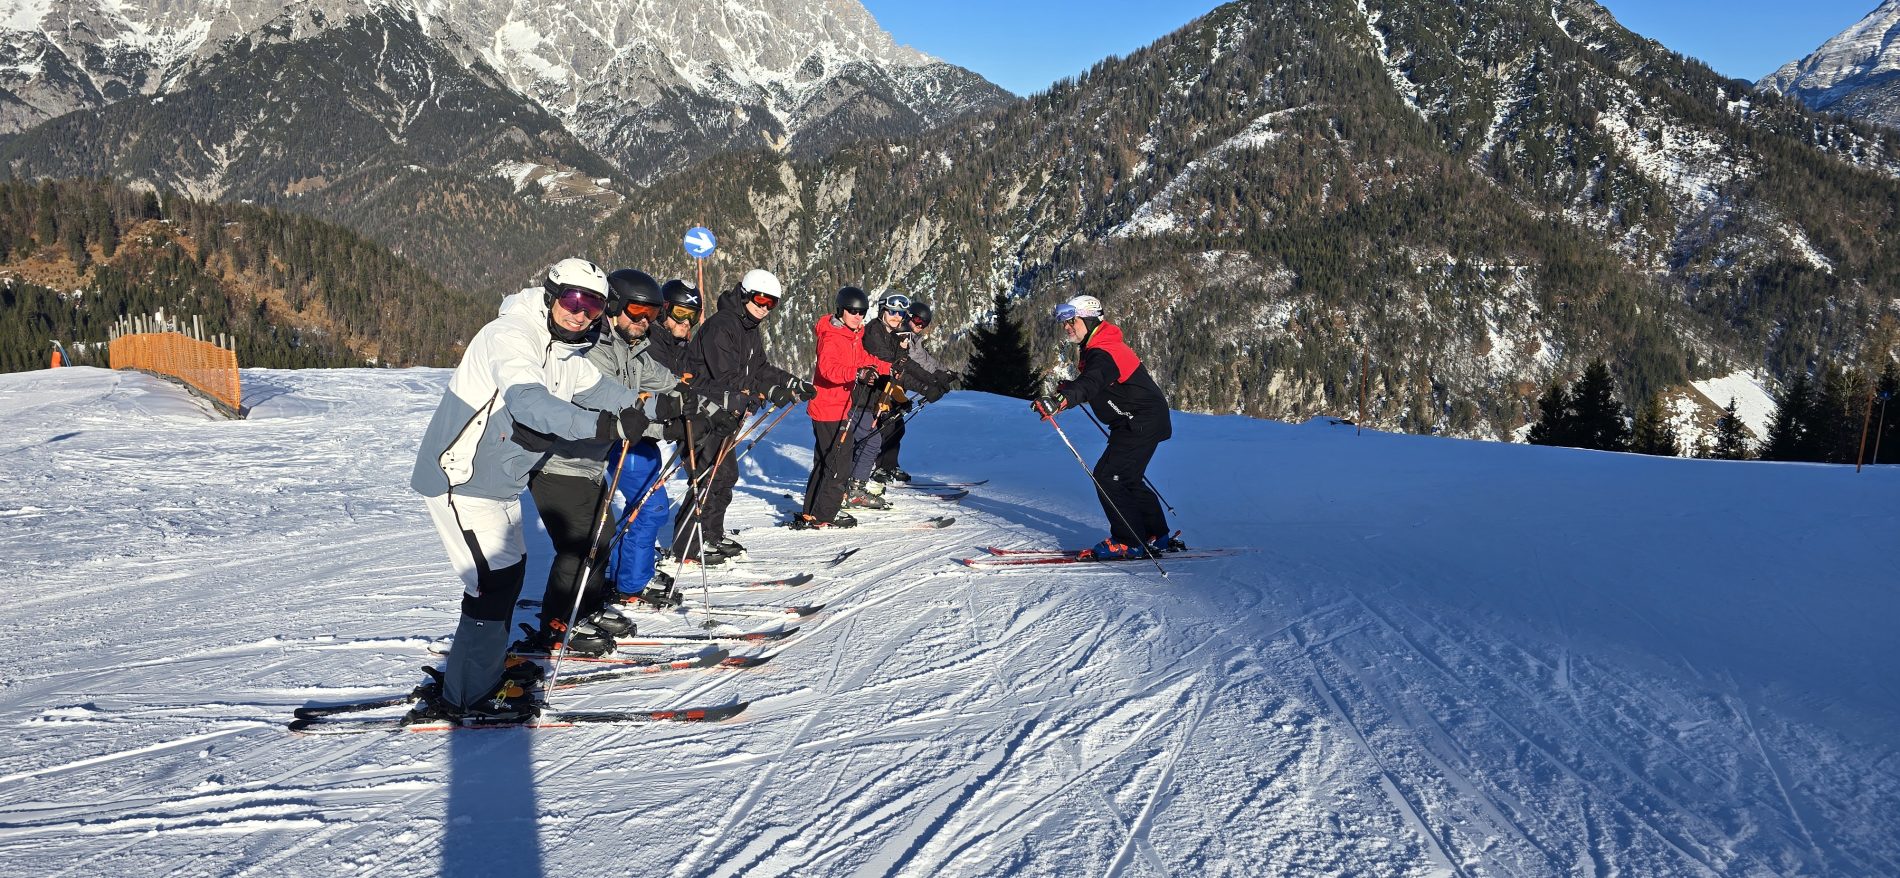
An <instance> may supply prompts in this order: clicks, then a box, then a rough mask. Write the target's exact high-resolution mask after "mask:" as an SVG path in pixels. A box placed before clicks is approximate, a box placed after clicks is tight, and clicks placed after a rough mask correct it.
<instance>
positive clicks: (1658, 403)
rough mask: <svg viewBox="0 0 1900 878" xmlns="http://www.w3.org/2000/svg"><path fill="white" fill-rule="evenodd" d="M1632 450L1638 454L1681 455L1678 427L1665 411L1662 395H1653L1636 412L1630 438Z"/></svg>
mask: <svg viewBox="0 0 1900 878" xmlns="http://www.w3.org/2000/svg"><path fill="white" fill-rule="evenodd" d="M1630 450H1631V451H1634V452H1636V453H1637V454H1653V455H1656V456H1658V457H1680V456H1681V455H1682V446H1681V444H1680V443H1678V442H1677V441H1676V428H1675V427H1672V426H1670V424H1669V417H1668V415H1667V414H1666V413H1664V411H1663V404H1662V397H1661V396H1652V397H1650V398H1649V402H1647V403H1644V404H1643V407H1642V409H1641V410H1639V411H1637V413H1636V428H1635V432H1634V434H1633V435H1632V437H1631V439H1630Z"/></svg>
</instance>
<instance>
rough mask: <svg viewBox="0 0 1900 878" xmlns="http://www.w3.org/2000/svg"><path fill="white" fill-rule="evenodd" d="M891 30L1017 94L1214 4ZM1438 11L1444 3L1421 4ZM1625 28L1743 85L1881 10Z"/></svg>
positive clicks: (926, 0)
mask: <svg viewBox="0 0 1900 878" xmlns="http://www.w3.org/2000/svg"><path fill="white" fill-rule="evenodd" d="M862 2H863V3H864V5H865V7H866V8H867V9H870V10H871V14H872V15H875V16H877V20H878V22H879V23H881V24H883V25H884V28H885V29H886V30H888V31H890V32H891V33H892V34H894V35H896V37H897V41H898V42H900V43H908V44H910V45H912V46H915V47H917V48H918V49H921V50H923V51H925V52H928V53H930V54H932V55H935V56H937V57H939V58H943V59H944V60H947V61H950V62H952V63H955V64H960V65H962V66H964V67H968V68H970V69H971V70H975V71H976V72H978V73H981V74H983V75H984V76H985V77H988V78H989V79H990V81H992V82H995V83H996V84H997V85H1000V86H1002V87H1004V88H1006V89H1009V90H1010V91H1013V92H1015V93H1017V94H1030V93H1032V92H1037V91H1041V90H1042V89H1044V88H1047V87H1048V86H1049V84H1050V83H1052V82H1055V81H1056V80H1057V79H1060V78H1062V77H1064V76H1072V75H1075V74H1077V73H1081V72H1082V71H1084V70H1087V69H1088V67H1089V65H1090V64H1093V63H1095V62H1096V61H1099V60H1101V59H1102V58H1104V57H1107V56H1109V55H1126V54H1128V53H1129V52H1132V51H1134V50H1136V49H1139V48H1141V47H1142V46H1145V45H1147V44H1149V43H1151V42H1154V41H1155V40H1156V39H1158V38H1159V37H1161V36H1162V35H1163V34H1166V33H1168V32H1169V31H1172V30H1174V29H1175V28H1178V27H1180V26H1181V25H1184V24H1186V23H1188V22H1189V21H1192V20H1194V19H1195V18H1196V17H1198V16H1200V15H1201V14H1203V13H1205V12H1207V11H1208V10H1210V9H1213V8H1214V7H1215V6H1217V5H1219V4H1218V3H1216V2H1213V0H1013V2H1012V0H958V2H940V0H862ZM1424 2H1437V0H1424ZM1602 2H1604V5H1605V6H1608V7H1609V9H1610V11H1611V12H1612V13H1614V14H1615V15H1616V17H1617V20H1618V21H1621V22H1623V25H1624V26H1625V27H1628V28H1629V29H1631V30H1633V31H1635V32H1637V33H1639V34H1642V35H1643V36H1646V37H1649V38H1651V39H1654V40H1656V41H1657V42H1660V43H1662V44H1663V45H1665V46H1668V47H1669V48H1671V49H1674V50H1676V51H1678V52H1681V53H1683V54H1685V55H1691V56H1694V57H1696V58H1700V59H1702V60H1703V61H1705V62H1708V64H1709V66H1710V67H1713V68H1715V69H1716V71H1717V72H1720V73H1722V74H1724V75H1727V76H1733V77H1736V78H1739V79H1747V80H1751V81H1752V80H1755V79H1759V78H1761V77H1763V76H1765V75H1767V74H1768V73H1770V72H1772V71H1773V70H1774V69H1775V68H1777V67H1780V66H1781V65H1782V64H1785V63H1787V62H1789V61H1792V60H1794V59H1796V58H1800V57H1801V56H1803V55H1806V54H1808V53H1809V52H1812V51H1814V49H1815V48H1816V47H1818V46H1820V45H1821V43H1822V42H1823V41H1825V40H1826V39H1827V38H1828V37H1831V36H1833V35H1835V34H1837V33H1840V32H1841V31H1842V30H1844V29H1845V28H1846V27H1847V26H1848V25H1850V24H1853V23H1854V22H1856V21H1859V20H1860V19H1861V17H1862V16H1865V15H1866V14H1867V13H1868V12H1871V11H1872V10H1873V8H1874V7H1875V6H1877V5H1879V0H1602Z"/></svg>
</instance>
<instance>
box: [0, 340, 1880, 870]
mask: <svg viewBox="0 0 1900 878" xmlns="http://www.w3.org/2000/svg"><path fill="white" fill-rule="evenodd" d="M446 379H447V373H446V372H444V371H435V370H412V371H393V370H341V371H308V372H279V371H262V370H253V371H248V372H247V373H246V374H245V386H246V392H247V396H248V398H249V400H250V402H251V403H252V405H253V406H254V407H255V412H254V414H253V416H252V418H251V419H250V420H248V421H241V422H231V421H220V420H214V419H211V418H209V417H207V416H206V415H205V414H203V412H202V411H201V410H200V409H199V407H198V406H197V404H195V403H194V402H192V401H191V400H190V399H189V398H188V397H186V396H184V395H183V394H182V393H180V392H179V391H177V390H176V389H174V388H172V387H171V386H169V385H166V384H164V383H162V382H159V381H157V380H154V379H150V378H147V377H144V376H140V375H136V374H115V373H110V372H105V371H101V370H96V369H85V368H69V369H63V370H58V371H54V372H35V373H24V374H13V375H0V486H4V487H0V588H3V589H4V594H5V595H6V597H7V600H6V601H5V602H4V605H3V606H0V632H3V633H4V636H5V639H6V642H7V643H8V644H9V645H10V648H9V649H7V650H6V652H5V654H4V657H3V658H0V736H4V739H5V740H6V741H7V742H8V743H7V746H5V747H4V748H0V873H4V874H6V875H33V876H36V878H53V876H62V875H189V876H199V875H204V876H211V875H218V876H223V875H272V876H276V875H296V876H300V875H311V876H318V875H321V876H334V875H356V874H365V875H367V874H378V875H382V874H399V875H428V874H443V875H458V876H459V875H483V874H492V875H560V876H564V878H566V876H617V875H637V876H678V878H689V876H793V875H796V876H879V875H915V876H925V875H932V876H978V875H1005V874H1008V875H1030V876H1071V875H1107V876H1158V875H1177V876H1199V875H1227V876H1261V875H1378V876H1445V875H1449V876H1496V875H1511V876H1536V875H1587V876H1665V875H1667V876H1675V875H1691V876H1694V875H1724V876H1727V875H1734V876H1771V875H1787V876H1794V875H1839V876H1879V875H1887V876H1893V875H1900V754H1896V741H1900V685H1896V680H1897V679H1900V678H1897V677H1896V673H1895V670H1894V669H1895V667H1896V659H1897V658H1900V655H1896V653H1900V649H1897V647H1900V638H1897V637H1896V634H1895V623H1896V618H1897V617H1900V614H1896V610H1897V609H1900V588H1897V587H1896V586H1897V585H1900V583H1897V582H1896V577H1895V576H1894V573H1893V571H1894V564H1895V561H1896V558H1897V555H1900V553H1897V552H1896V549H1895V545H1896V542H1900V541H1897V540H1896V539H1895V537H1896V534H1900V469H1896V468H1892V467H1886V468H1876V469H1870V470H1869V471H1868V472H1866V473H1863V474H1860V475H1858V476H1857V475H1855V474H1854V472H1853V470H1852V469H1851V468H1840V467H1824V466H1806V465H1771V464H1734V463H1721V462H1709V461H1691V460H1663V459H1655V458H1643V457H1635V456H1628V455H1613V454H1599V453H1591V452H1580V451H1571V450H1565V449H1546V448H1533V447H1528V446H1512V445H1500V444H1491V443H1478V442H1464V441H1454V440H1442V439H1428V438H1418V437H1407V436H1395V435H1385V434H1378V433H1371V432H1368V433H1366V434H1364V435H1360V436H1356V435H1354V432H1353V430H1352V428H1350V427H1340V426H1328V425H1326V424H1325V423H1324V422H1316V423H1312V424H1307V425H1297V426H1295V425H1285V424H1278V423H1271V422H1262V421H1254V420H1248V419H1244V418H1239V417H1210V416H1193V415H1178V416H1177V418H1176V421H1175V425H1176V438H1175V439H1174V440H1173V441H1171V442H1169V443H1167V444H1166V445H1164V446H1163V447H1162V451H1161V453H1160V455H1159V456H1158V458H1157V463H1156V466H1155V468H1154V472H1153V475H1154V476H1155V481H1156V482H1157V484H1159V486H1160V487H1161V489H1162V490H1163V491H1164V492H1165V493H1166V496H1167V498H1168V499H1169V500H1170V501H1172V502H1173V503H1174V504H1175V506H1176V507H1177V509H1178V510H1179V524H1180V526H1181V527H1183V528H1184V529H1185V531H1186V533H1185V539H1186V540H1187V541H1188V542H1189V543H1190V544H1192V545H1195V546H1210V547H1212V546H1226V547H1246V548H1248V549H1249V551H1247V552H1245V553H1242V554H1240V555H1237V556H1233V557H1227V558H1217V559H1210V560H1204V561H1197V562H1185V563H1180V564H1176V565H1172V569H1171V576H1170V577H1169V578H1168V579H1166V580H1163V579H1161V578H1160V577H1158V576H1157V575H1156V574H1155V572H1154V571H1153V569H1152V568H1148V567H1144V566H1143V565H1139V564H1124V565H1102V566H1082V565H1071V566H1064V567H1054V568H1027V569H1019V570H1013V571H979V570H971V569H967V568H964V567H962V566H959V565H956V564H954V563H953V562H952V559H954V558H958V557H967V556H970V555H972V554H974V552H975V548H974V547H976V546H979V545H985V544H995V545H1002V546H1011V547H1034V546H1054V545H1064V546H1074V545H1079V544H1083V543H1085V542H1089V541H1093V540H1095V539H1099V538H1100V536H1101V533H1102V531H1103V526H1102V524H1101V523H1100V522H1099V521H1098V520H1097V518H1098V516H1099V511H1098V510H1097V509H1096V507H1095V503H1094V500H1093V498H1092V490H1091V489H1090V487H1089V486H1088V483H1087V481H1086V480H1085V479H1084V478H1083V476H1082V473H1081V470H1080V468H1079V467H1078V466H1077V465H1076V463H1075V461H1074V459H1073V458H1072V457H1070V456H1069V453H1068V451H1067V450H1066V449H1064V448H1063V447H1062V445H1061V444H1060V443H1059V442H1058V441H1057V440H1056V438H1055V436H1054V435H1053V433H1052V432H1051V431H1050V430H1049V428H1048V427H1047V426H1044V425H1042V424H1040V423H1038V422H1037V421H1036V420H1035V419H1034V418H1033V417H1032V416H1031V415H1029V413H1028V412H1027V410H1026V406H1025V405H1024V404H1023V403H1020V402H1016V401H1012V400H1002V399H999V398H995V397H988V396H983V395H978V394H969V393H959V394H953V395H952V396H950V397H949V398H947V399H946V400H944V401H943V402H942V403H940V404H938V405H937V406H934V407H932V408H931V409H927V410H926V411H924V412H923V414H921V415H920V416H919V417H918V419H917V420H916V421H915V422H914V426H913V430H912V434H911V438H910V441H909V443H908V445H907V448H906V457H905V461H906V464H907V465H909V466H910V468H911V469H912V470H913V471H915V472H917V473H918V474H919V476H920V477H926V476H928V477H935V478H941V479H946V480H977V479H985V478H987V479H990V482H989V483H988V484H986V485H983V486H980V487H978V488H976V489H975V490H974V492H973V493H972V494H971V496H970V497H968V498H967V499H965V500H963V501H962V502H961V503H960V504H957V505H951V504H945V503H941V502H939V501H936V500H931V499H927V498H924V497H921V496H917V492H914V491H901V492H894V494H896V495H897V497H898V500H899V501H900V502H901V504H902V505H901V507H900V508H899V509H898V510H895V511H893V512H891V513H889V514H887V515H885V516H883V517H878V518H872V517H871V516H869V515H867V516H866V518H867V520H868V522H869V523H868V524H867V526H865V527H863V528H860V529H858V530H855V531H845V532H821V533H793V532H790V531H785V530H782V529H773V528H768V527H765V525H768V524H770V523H772V522H774V521H777V520H779V519H780V518H782V516H783V515H784V513H785V511H786V509H787V508H788V507H789V505H790V504H789V502H788V501H786V500H785V499H784V497H783V494H784V493H785V492H786V491H794V492H796V491H799V490H802V486H803V481H804V469H805V466H806V464H807V462H808V460H809V448H808V443H809V440H810V436H811V434H810V430H809V429H808V427H807V424H808V421H806V420H805V419H804V417H803V415H802V413H794V414H793V415H792V416H791V418H789V419H788V420H787V421H786V423H785V425H784V426H783V427H781V428H780V429H779V430H778V431H777V432H775V433H774V434H773V435H772V436H771V437H770V438H769V439H768V440H767V441H766V442H765V443H764V444H762V445H761V446H760V449H759V451H758V452H757V453H755V455H754V456H753V457H752V458H751V459H750V460H749V461H748V462H747V465H746V467H745V478H744V480H743V481H742V483H741V487H740V492H739V498H738V501H737V502H736V503H735V505H734V512H733V516H732V521H733V523H734V524H735V525H738V526H741V527H743V528H744V531H743V532H742V533H740V534H739V537H738V538H739V539H740V540H741V541H742V542H744V543H746V544H747V545H748V546H749V547H751V549H752V555H753V557H754V558H757V559H760V560H759V561H758V562H757V563H752V564H748V565H745V568H744V573H745V575H748V576H758V577H761V578H763V577H765V576H767V575H770V576H779V575H785V574H789V573H794V572H798V571H800V570H803V569H808V568H812V565H811V564H810V563H809V562H806V561H800V560H797V559H801V558H803V559H810V558H815V557H821V556H826V555H829V554H832V553H834V552H835V551H836V550H838V549H840V548H844V547H858V548H860V549H861V551H860V552H858V553H857V554H856V555H855V556H853V557H852V558H851V559H849V560H847V561H846V562H844V563H843V564H841V565H839V566H838V567H836V568H834V569H816V568H813V569H814V570H815V572H817V573H818V574H819V575H818V578H817V580H816V581H815V582H813V583H812V584H810V585H807V586H804V587H803V588H800V589H798V590H796V591H795V592H786V593H784V594H780V595H776V596H773V595H766V596H759V595H747V596H746V597H745V598H744V599H746V600H754V601H756V600H761V599H767V598H777V599H785V600H788V601H789V600H792V599H797V600H801V601H803V600H820V601H824V602H827V603H829V604H830V608H829V609H827V610H826V611H825V612H823V613H821V614H819V615H817V616H814V617H812V618H810V619H808V620H805V621H804V622H803V627H802V629H801V630H800V632H799V633H798V634H797V635H796V636H794V637H793V638H791V639H790V640H789V641H787V642H785V643H783V644H779V645H778V646H780V647H782V652H780V654H779V655H778V656H777V658H776V659H775V660H774V661H773V662H772V663H771V664H769V665H766V666H764V667H761V668H758V669H754V670H745V671H732V670H701V671H688V672H680V673H676V674H671V675H658V676H653V677H648V678H643V679H632V680H627V681H624V682H612V683H600V684H595V685H593V686H590V687H586V688H582V689H575V690H572V691H569V692H563V693H558V694H557V702H558V703H560V704H561V705H562V706H567V707H575V708H588V707H595V708H605V707H634V706H653V707H673V706H686V705H699V704H717V703H728V702H731V701H733V700H735V699H749V700H751V701H752V707H751V709H750V710H748V711H747V712H746V713H745V714H744V715H742V716H741V717H739V718H738V719H736V720H734V721H731V722H727V723H722V724H717V725H648V726H637V727H636V726H617V727H600V726H591V727H579V728H570V729H545V730H533V731H529V730H521V729H499V730H477V731H462V732H450V733H429V734H402V733H390V734H378V735H362V736H353V737H303V736H294V735H291V734H289V733H287V732H286V731H285V729H284V728H283V723H284V722H285V721H286V720H288V719H289V716H290V711H291V710H292V708H294V707H297V706H299V705H303V704H306V703H312V702H325V701H337V700H345V699H350V698H357V697H367V696H372V695H376V694H381V693H387V692H391V691H394V690H398V689H402V688H406V687H408V686H409V685H411V684H413V683H414V682H416V681H417V680H418V679H419V674H418V673H417V670H416V669H417V667H418V666H420V665H422V664H423V663H425V662H427V661H429V660H430V658H431V656H430V655H429V653H428V651H427V647H428V645H429V643H430V641H431V639H433V638H437V637H441V636H443V635H446V634H447V633H448V632H449V631H450V630H451V629H452V627H453V624H454V618H455V617H454V614H455V612H456V609H457V605H458V602H457V594H458V593H457V588H456V585H455V584H454V581H453V579H452V578H451V576H450V575H449V573H448V571H447V565H446V563H445V561H444V559H443V557H442V553H441V549H440V547H439V545H438V544H437V543H436V541H435V537H434V535H433V533H432V532H431V530H430V529H429V526H428V523H427V520H426V517H425V515H424V513H423V510H422V506H421V504H420V502H419V501H418V499H417V498H416V497H414V496H413V495H412V494H410V492H409V491H408V488H407V475H408V471H409V467H410V464H411V461H412V455H413V453H414V447H415V443H416V441H417V438H418V437H419V435H420V433H421V429H422V425H423V423H424V422H425V420H426V419H427V417H428V414H429V412H430V411H431V410H432V409H433V407H434V405H435V403H436V401H437V398H438V396H439V394H440V392H441V389H442V387H443V385H444V384H445V382H446ZM1061 423H1062V424H1063V425H1064V426H1065V427H1066V428H1067V429H1068V430H1069V431H1070V435H1071V436H1073V437H1074V438H1075V439H1076V441H1077V442H1078V444H1079V445H1080V446H1081V447H1082V451H1083V453H1084V454H1085V455H1089V456H1091V458H1092V455H1093V453H1094V452H1095V451H1096V450H1097V449H1099V447H1100V444H1101V439H1100V437H1099V434H1095V433H1094V428H1093V427H1091V426H1090V425H1089V424H1088V422H1087V421H1086V420H1085V419H1083V418H1082V417H1081V416H1080V415H1077V414H1068V415H1064V416H1063V417H1062V419H1061ZM946 512H947V513H948V514H953V515H955V516H957V518H958V521H957V524H956V525H955V526H953V527H950V528H948V529H944V530H908V529H905V527H904V523H905V522H915V521H918V520H921V519H922V518H924V517H926V516H928V515H936V514H943V513H946ZM531 551H533V552H534V553H535V554H534V559H535V561H537V562H539V564H540V565H543V566H544V565H545V563H546V559H547V554H546V542H545V539H541V540H540V541H539V542H532V543H531ZM778 559H783V560H778ZM541 577H542V573H541V571H540V570H535V571H533V572H531V573H530V575H529V583H530V585H529V594H530V595H531V596H532V595H533V594H535V593H538V591H539V583H540V581H541ZM717 578H718V579H732V578H734V577H733V576H731V575H727V574H720V575H719V576H718V577H717ZM641 618H642V619H643V620H644V619H646V618H647V617H641ZM694 621H697V619H695V620H694ZM750 621H751V622H756V621H757V620H750ZM669 624H672V625H675V626H676V627H681V628H684V627H686V626H687V625H688V624H689V623H669ZM735 649H737V650H738V651H741V652H758V651H760V650H761V647H760V646H751V645H740V646H736V647H735Z"/></svg>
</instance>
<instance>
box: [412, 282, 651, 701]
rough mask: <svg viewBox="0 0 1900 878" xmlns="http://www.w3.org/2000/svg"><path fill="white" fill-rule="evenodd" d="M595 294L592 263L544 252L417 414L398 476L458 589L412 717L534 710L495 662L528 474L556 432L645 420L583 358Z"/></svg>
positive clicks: (607, 434) (501, 654)
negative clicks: (539, 274)
mask: <svg viewBox="0 0 1900 878" xmlns="http://www.w3.org/2000/svg"><path fill="white" fill-rule="evenodd" d="M606 301H607V276H606V274H605V273H603V272H602V271H601V270H600V268H599V267H598V266H596V265H594V264H593V263H591V262H588V261H586V260H583V259H563V260H561V261H560V262H558V263H555V264H554V265H553V266H552V267H550V268H549V269H548V271H547V274H546V275H545V277H544V280H543V282H542V288H541V289H540V290H534V289H528V290H523V291H522V292H521V293H517V294H515V295H512V296H509V297H508V298H507V299H505V300H504V301H503V303H502V309H501V316H499V317H497V318H495V319H494V320H493V321H491V322H489V324H488V325H487V326H484V327H482V329H481V331H480V332H478V333H476V334H475V338H474V339H473V340H471V341H470V342H469V344H468V350H467V352H466V353H464V354H463V356H462V362H461V364H460V365H458V366H456V368H455V374H454V376H453V377H452V378H450V379H449V390H448V393H447V394H445V395H444V396H443V397H442V403H441V405H439V406H438V407H437V408H436V411H435V416H434V417H433V418H432V419H430V421H429V427H428V430H427V431H426V432H425V433H424V435H423V438H422V447H421V449H420V451H419V452H418V453H417V455H416V466H415V470H414V472H413V473H412V475H411V477H410V486H411V487H413V488H414V489H415V490H416V492H417V493H420V494H422V495H423V497H424V498H425V502H426V503H427V505H428V508H429V516H430V518H431V519H433V520H434V522H435V527H436V532H437V533H438V534H439V535H440V536H441V538H442V546H443V548H444V549H446V550H447V551H448V554H449V564H450V566H452V567H453V568H454V569H455V572H456V575H457V576H459V577H460V578H461V580H462V586H463V595H462V617H461V621H460V623H459V624H458V625H457V626H456V629H455V642H454V646H453V648H452V649H451V650H450V653H449V657H448V659H447V661H446V668H445V669H444V678H443V683H442V695H441V697H440V698H439V699H436V700H435V701H434V702H432V703H428V704H424V705H422V706H421V707H418V708H417V709H416V714H417V715H418V718H429V719H453V720H459V719H461V718H463V717H464V716H480V717H481V718H484V719H499V720H506V719H515V718H525V717H527V716H530V715H532V714H533V713H534V711H535V707H534V704H533V702H532V699H529V698H525V697H520V698H511V697H509V695H508V693H509V692H510V687H509V686H507V685H504V680H503V673H502V672H503V664H504V662H505V661H506V658H507V650H508V644H509V642H510V639H511V634H512V632H511V631H510V624H511V622H512V621H513V616H514V608H515V601H516V599H517V598H519V597H520V595H521V585H522V580H523V578H524V574H525V573H526V572H527V549H526V545H525V543H524V540H523V538H522V531H521V492H522V490H523V489H525V488H526V487H527V484H528V474H529V472H530V471H532V470H533V469H534V467H535V465H536V464H537V463H538V462H539V461H540V460H541V459H542V457H543V456H544V455H545V454H546V453H547V452H548V450H549V449H550V448H551V447H552V446H553V443H554V440H555V439H557V438H559V439H586V438H598V439H616V440H619V439H626V438H628V437H632V438H635V439H637V438H638V437H639V436H640V434H641V433H643V432H645V431H646V429H647V426H648V425H649V423H650V415H649V413H648V412H646V411H644V410H643V408H642V407H641V404H640V402H641V401H640V398H639V396H638V394H636V393H635V392H634V391H632V390H629V389H627V387H626V386H624V385H622V384H620V383H619V382H617V381H612V380H604V379H603V378H602V376H601V374H600V372H599V370H598V369H596V368H595V367H594V365H593V364H592V363H590V362H588V359H587V349H588V347H589V345H588V344H587V342H588V340H589V330H590V329H591V328H592V326H593V324H594V322H595V321H596V320H597V319H599V317H600V314H601V311H602V309H603V308H604V307H605V305H606ZM537 670H538V669H537Z"/></svg>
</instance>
